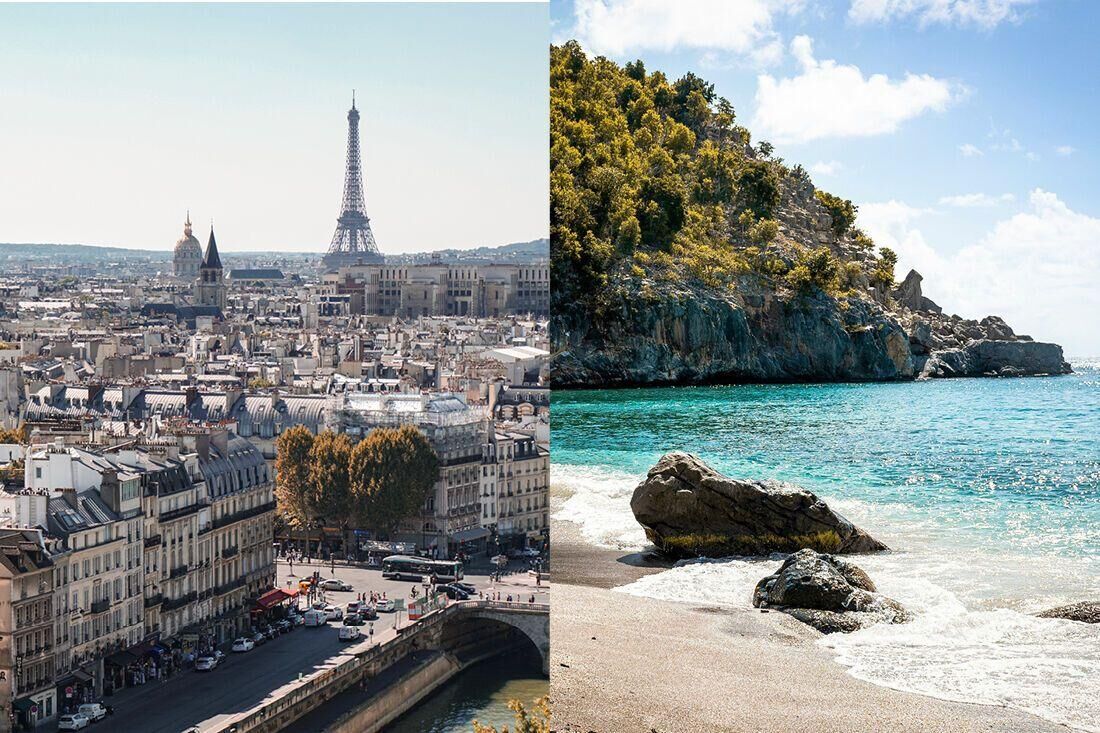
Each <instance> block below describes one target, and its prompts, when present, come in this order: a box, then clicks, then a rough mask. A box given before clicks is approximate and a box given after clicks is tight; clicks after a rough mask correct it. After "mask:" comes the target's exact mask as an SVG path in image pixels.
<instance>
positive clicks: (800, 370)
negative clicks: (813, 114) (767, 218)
mask: <svg viewBox="0 0 1100 733" xmlns="http://www.w3.org/2000/svg"><path fill="white" fill-rule="evenodd" d="M776 219H777V221H778V223H779V235H778V236H777V237H776V240H775V241H774V242H773V243H772V244H771V245H769V247H770V249H771V251H772V252H773V253H774V256H775V257H777V258H779V259H780V260H782V259H784V258H785V259H786V260H787V261H788V262H789V263H792V264H793V262H794V261H795V258H796V256H797V254H796V253H797V252H798V251H803V250H804V249H805V248H806V247H807V246H816V247H828V248H829V250H830V252H831V253H832V254H833V256H835V257H836V258H837V260H838V261H840V262H844V263H850V264H853V265H855V266H856V268H855V270H854V271H855V272H856V273H857V274H856V275H855V276H854V278H853V281H852V283H851V286H850V287H849V288H848V289H847V290H846V291H845V292H843V293H834V294H830V293H827V292H825V291H824V290H821V289H813V290H811V291H809V292H805V291H795V290H792V289H790V288H788V287H784V285H783V283H782V282H781V281H778V282H777V281H776V279H774V278H769V277H765V276H762V275H761V274H760V273H758V272H748V273H746V274H744V275H742V276H741V277H739V278H738V279H737V280H736V282H734V283H732V284H731V285H729V286H727V287H721V288H717V287H710V286H706V285H703V284H701V283H699V282H697V281H692V280H690V279H685V280H681V281H669V280H667V279H665V280H662V279H659V278H652V277H646V276H641V277H639V275H638V273H637V271H636V270H633V269H631V270H627V269H626V268H625V267H621V268H620V269H619V270H617V271H614V272H612V273H611V275H610V279H609V284H608V287H607V289H606V291H605V292H604V293H603V294H602V295H603V297H602V303H603V305H602V307H601V308H600V309H599V311H598V312H597V311H593V310H590V309H587V308H581V307H573V308H562V309H559V310H558V311H556V312H555V314H554V319H553V321H552V323H551V327H552V332H553V336H554V340H555V354H554V356H553V367H552V368H553V380H554V386H555V387H558V388H564V387H599V386H616V385H620V386H625V385H644V384H694V383H735V382H771V381H780V382H781V381H864V380H876V381H877V380H907V379H920V378H935V377H984V376H1034V375H1051V374H1065V373H1068V372H1069V371H1070V367H1069V364H1067V363H1066V361H1065V359H1064V358H1063V355H1062V348H1061V347H1060V346H1058V345H1056V344H1050V343H1041V342H1037V341H1034V340H1032V338H1031V337H1030V336H1024V335H1018V334H1016V333H1015V332H1014V331H1013V330H1012V328H1011V327H1009V325H1008V324H1006V323H1005V322H1004V321H1003V320H1002V319H1001V318H999V317H997V316H988V317H986V318H983V319H981V320H980V321H979V320H971V319H965V318H961V317H959V316H956V315H945V314H944V313H943V309H942V308H940V307H939V306H938V305H937V304H936V303H935V302H934V301H932V300H931V299H929V298H928V297H927V296H925V295H924V292H923V287H922V280H923V278H922V277H921V275H920V274H919V273H918V272H916V271H910V272H909V274H908V275H907V276H906V277H905V279H904V280H902V281H901V282H900V283H898V284H896V285H895V286H894V287H892V288H885V287H882V286H881V285H877V286H876V285H872V284H871V282H870V280H869V278H867V277H866V275H865V274H863V273H864V272H866V271H867V270H870V269H871V268H872V267H873V266H874V257H873V255H871V254H869V253H867V252H866V251H865V250H863V249H862V248H861V247H860V246H859V245H858V244H857V243H856V237H857V236H859V235H858V233H857V234H848V235H837V234H836V233H835V232H834V231H833V230H832V228H831V227H830V217H829V213H828V212H827V211H826V210H825V209H824V207H823V206H822V205H821V204H820V203H819V202H818V201H817V200H816V199H815V197H814V188H813V186H812V184H808V183H802V184H801V185H798V184H795V185H785V186H784V189H783V197H782V200H781V204H780V206H779V207H778V210H777V212H776Z"/></svg>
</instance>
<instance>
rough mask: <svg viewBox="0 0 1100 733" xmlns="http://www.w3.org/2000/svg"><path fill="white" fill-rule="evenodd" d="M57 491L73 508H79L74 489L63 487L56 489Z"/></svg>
mask: <svg viewBox="0 0 1100 733" xmlns="http://www.w3.org/2000/svg"><path fill="white" fill-rule="evenodd" d="M57 491H58V493H60V494H61V498H62V499H64V500H65V503H66V504H68V505H69V506H71V507H72V508H73V509H79V508H80V506H79V504H78V503H77V500H76V489H72V488H64V489H57Z"/></svg>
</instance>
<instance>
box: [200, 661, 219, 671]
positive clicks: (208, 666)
mask: <svg viewBox="0 0 1100 733" xmlns="http://www.w3.org/2000/svg"><path fill="white" fill-rule="evenodd" d="M217 666H218V660H217V659H214V657H199V658H198V659H196V660H195V669H196V670H198V671H199V672H209V671H210V670H212V669H214V668H215V667H217Z"/></svg>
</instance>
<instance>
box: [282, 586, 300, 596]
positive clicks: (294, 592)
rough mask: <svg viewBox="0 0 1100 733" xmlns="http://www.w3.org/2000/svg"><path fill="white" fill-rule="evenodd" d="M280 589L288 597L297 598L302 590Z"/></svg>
mask: <svg viewBox="0 0 1100 733" xmlns="http://www.w3.org/2000/svg"><path fill="white" fill-rule="evenodd" d="M280 590H281V591H282V592H283V595H284V596H286V597H287V598H297V597H298V594H299V593H300V592H301V591H299V590H298V589H297V588H280Z"/></svg>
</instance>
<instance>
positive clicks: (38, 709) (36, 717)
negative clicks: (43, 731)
mask: <svg viewBox="0 0 1100 733" xmlns="http://www.w3.org/2000/svg"><path fill="white" fill-rule="evenodd" d="M12 711H13V713H14V715H15V730H34V728H35V726H37V725H41V724H42V723H44V722H46V721H48V720H50V719H52V718H53V717H54V716H55V715H57V691H56V690H55V689H53V688H51V689H49V690H45V691H43V692H37V693H35V694H33V695H27V696H26V697H21V698H18V699H17V700H14V701H13V702H12Z"/></svg>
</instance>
